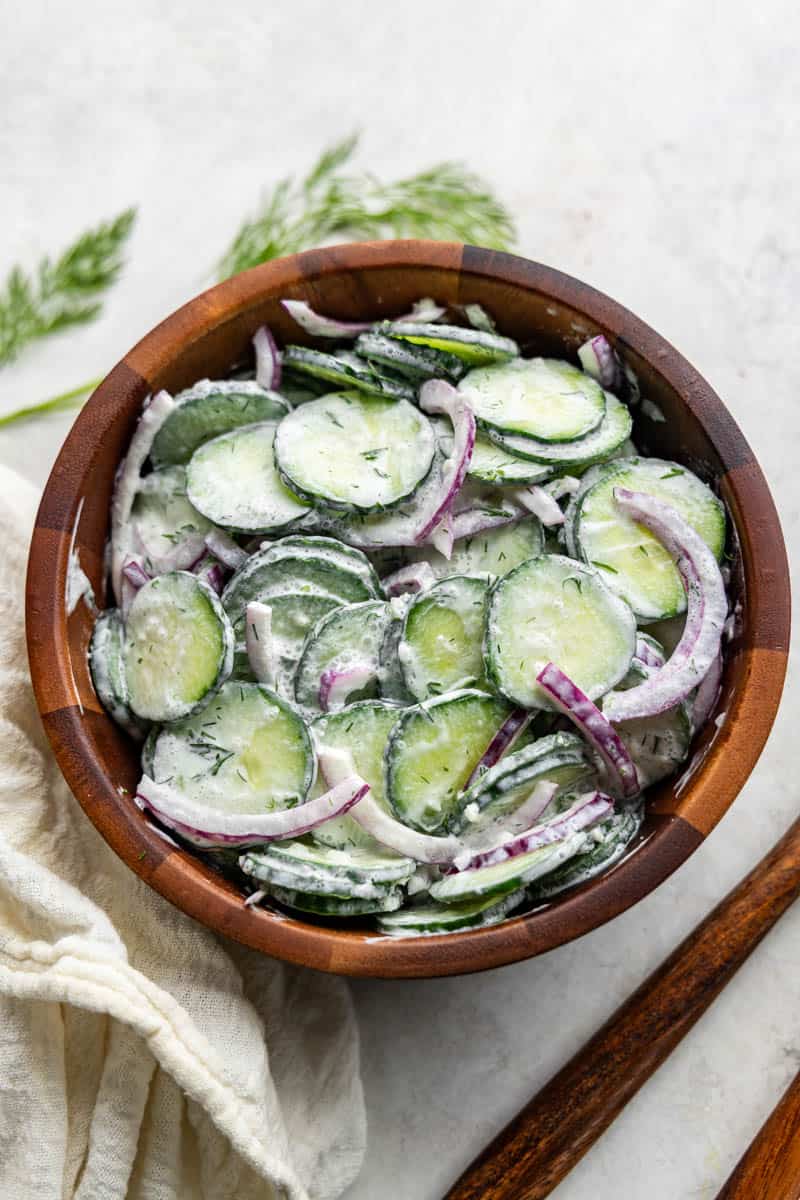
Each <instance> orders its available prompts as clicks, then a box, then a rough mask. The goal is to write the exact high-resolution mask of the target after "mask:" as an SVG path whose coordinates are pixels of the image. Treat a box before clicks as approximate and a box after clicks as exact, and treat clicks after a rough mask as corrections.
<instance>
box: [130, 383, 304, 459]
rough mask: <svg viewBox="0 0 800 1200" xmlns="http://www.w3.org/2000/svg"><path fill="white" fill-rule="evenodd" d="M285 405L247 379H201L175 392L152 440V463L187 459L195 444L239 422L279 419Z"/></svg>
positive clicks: (275, 393) (232, 427) (250, 422)
mask: <svg viewBox="0 0 800 1200" xmlns="http://www.w3.org/2000/svg"><path fill="white" fill-rule="evenodd" d="M288 411H289V405H288V404H287V402H286V401H285V400H284V398H283V396H279V395H278V393H277V392H268V391H267V390H266V389H265V388H263V387H261V385H260V384H258V383H256V382H255V381H254V380H251V379H213V380H212V379H203V380H201V381H200V383H196V384H195V385H194V386H193V387H190V388H187V389H186V391H183V392H178V394H177V396H175V408H174V409H173V410H172V412H171V413H170V414H169V416H168V417H167V419H166V420H165V421H164V424H163V425H162V426H161V428H160V429H159V431H158V433H157V434H156V436H155V439H154V441H153V448H152V450H151V451H150V458H151V461H152V463H153V466H155V467H163V466H171V465H172V464H174V463H187V462H188V461H189V459H190V458H191V457H192V455H193V454H194V452H195V450H196V449H197V448H198V446H201V445H202V444H203V442H208V441H210V440H211V439H212V438H215V437H218V436H219V434H221V433H227V432H228V431H229V430H231V429H236V428H237V427H238V426H240V425H253V424H254V423H255V422H257V421H258V422H261V421H279V420H280V419H281V417H283V416H285V415H286V413H287V412H288Z"/></svg>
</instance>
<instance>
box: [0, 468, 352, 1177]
mask: <svg viewBox="0 0 800 1200" xmlns="http://www.w3.org/2000/svg"><path fill="white" fill-rule="evenodd" d="M0 498H1V499H0V544H1V545H2V557H0V1196H1V1197H3V1198H4V1200H12V1198H13V1200H34V1198H35V1200H72V1198H73V1197H74V1198H75V1200H121V1198H123V1197H127V1198H129V1200H229V1198H230V1200H234V1198H235V1200H273V1198H277V1197H287V1198H291V1200H307V1198H308V1197H311V1198H313V1200H332V1198H333V1197H336V1196H338V1195H340V1194H341V1192H342V1191H343V1190H344V1189H345V1188H346V1187H347V1185H348V1184H349V1183H350V1182H351V1181H352V1179H353V1178H354V1177H355V1175H356V1174H357V1172H358V1170H359V1168H360V1166H361V1162H362V1158H363V1153H364V1141H365V1127H366V1123H365V1116H364V1102H363V1095H362V1091H361V1083H360V1079H359V1074H358V1036H357V1031H356V1026H355V1021H354V1016H353V1009H352V1005H351V1001H350V996H349V993H348V990H347V987H346V985H345V984H344V983H343V982H342V981H340V980H338V979H334V978H330V977H327V976H325V975H321V974H317V973H315V972H311V971H303V970H299V969H295V968H292V967H286V966H283V965H282V964H280V963H277V962H273V961H272V960H270V959H267V958H264V957H262V956H260V955H257V954H255V953H253V952H251V951H248V950H246V949H244V948H242V947H239V946H236V945H234V944H233V943H230V942H224V943H223V942H221V941H220V940H218V939H217V938H216V937H215V936H214V935H213V934H211V933H209V932H208V931H207V930H205V929H203V928H202V927H201V926H200V925H197V924H195V923H194V921H192V920H190V919H189V918H188V917H185V916H184V915H183V914H182V913H180V912H178V911H177V909H175V908H173V907H172V906H171V905H170V904H168V903H167V902H166V901H165V900H162V898H161V897H160V896H158V895H157V894H156V893H155V892H153V891H151V890H150V889H149V888H148V887H147V886H146V885H145V884H143V883H142V882H141V881H140V880H139V879H138V878H136V876H134V875H133V874H132V873H131V872H130V871H129V870H128V868H127V867H126V866H124V864H123V863H122V862H121V861H120V860H119V859H117V857H116V856H115V855H114V854H113V852H112V851H111V850H110V849H109V848H108V846H106V844H105V842H104V841H103V840H102V838H101V837H100V835H99V834H98V833H97V832H96V831H95V829H94V827H93V826H92V825H91V824H90V822H89V821H88V819H87V818H86V817H85V816H84V815H83V813H82V811H81V810H80V808H79V806H78V804H77V802H76V801H75V800H74V798H73V797H72V795H71V794H70V793H69V791H68V790H67V787H66V785H65V784H64V782H63V780H62V778H61V776H60V774H59V771H58V768H57V767H56V765H55V761H54V759H53V757H52V755H51V753H50V750H49V747H48V744H47V741H46V738H45V736H44V733H43V731H42V729H41V725H40V723H39V718H38V714H37V712H36V707H35V704H34V699H33V694H32V691H31V686H30V679H29V676H28V668H27V655H26V651H25V635H24V605H23V589H24V576H25V564H26V556H27V546H28V537H29V533H30V529H31V527H32V523H33V515H34V511H35V507H36V501H37V496H36V494H35V492H34V491H33V489H32V488H31V487H30V486H29V485H28V484H27V483H25V482H24V481H23V480H21V479H19V478H18V477H17V476H15V475H13V474H12V473H11V472H10V471H8V470H6V469H4V468H0Z"/></svg>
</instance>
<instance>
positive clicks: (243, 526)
mask: <svg viewBox="0 0 800 1200" xmlns="http://www.w3.org/2000/svg"><path fill="white" fill-rule="evenodd" d="M274 440H275V425H274V424H272V423H271V422H264V423H263V424H261V425H242V426H241V427H240V428H239V429H234V430H232V432H231V433H223V434H222V435H221V436H220V437H217V438H214V440H213V441H211V442H206V443H205V444H204V445H202V446H201V447H200V448H199V449H198V450H196V451H195V453H194V454H193V455H192V458H191V460H190V462H189V466H188V467H187V469H186V491H187V494H188V496H189V499H190V501H191V502H192V504H193V505H194V506H195V508H196V509H198V511H199V512H201V513H203V514H204V515H205V516H206V517H208V519H209V520H210V521H213V522H214V524H215V525H222V526H223V527H224V528H225V529H232V530H233V531H234V532H235V533H268V532H269V531H270V530H272V529H284V528H285V527H286V526H287V525H291V524H292V522H294V521H297V520H299V518H300V517H302V516H304V515H305V514H306V513H307V512H308V508H307V506H306V505H304V504H302V503H301V502H300V501H299V500H298V499H297V497H296V496H293V495H292V493H291V492H290V491H289V490H288V488H286V487H285V486H284V484H283V482H282V481H281V479H280V476H279V475H278V472H277V471H276V469H275V462H274V455H273V442H274Z"/></svg>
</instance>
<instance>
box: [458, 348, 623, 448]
mask: <svg viewBox="0 0 800 1200" xmlns="http://www.w3.org/2000/svg"><path fill="white" fill-rule="evenodd" d="M458 390H459V392H461V394H462V395H463V396H464V399H465V400H466V401H467V402H468V403H469V404H470V405H471V407H472V411H473V412H474V413H475V418H476V420H477V422H478V424H479V425H480V426H482V427H483V428H484V429H493V430H496V431H497V432H498V433H501V434H504V435H506V436H508V435H511V434H516V435H521V436H522V437H523V438H536V439H537V440H538V441H541V442H574V441H575V439H576V438H582V437H585V436H586V434H587V433H591V431H592V430H593V429H596V428H597V426H598V425H599V424H600V422H601V421H602V419H603V417H604V416H605V411H606V398H605V393H604V392H603V389H602V388H601V387H600V385H599V384H598V383H596V382H595V381H594V379H592V378H591V376H589V375H584V373H583V371H580V370H578V368H577V367H573V366H572V364H571V363H567V362H561V361H560V360H559V359H555V358H515V359H512V360H511V362H508V363H503V364H502V365H500V366H495V367H483V368H480V369H479V370H477V371H470V373H469V375H467V376H465V378H464V379H462V380H461V383H460V384H459V385H458Z"/></svg>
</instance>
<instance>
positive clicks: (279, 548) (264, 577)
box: [222, 539, 375, 621]
mask: <svg viewBox="0 0 800 1200" xmlns="http://www.w3.org/2000/svg"><path fill="white" fill-rule="evenodd" d="M288 542H289V539H284V541H283V542H275V543H273V544H272V545H268V546H266V547H265V548H264V549H262V550H259V551H258V552H257V553H256V554H253V555H251V557H250V558H248V560H247V562H245V563H242V565H241V567H240V568H239V570H238V571H237V572H236V573H235V574H234V575H233V576H232V577H231V579H230V581H229V582H228V585H227V587H226V588H225V591H224V592H223V593H222V603H223V606H224V608H225V610H226V611H227V612H228V614H229V615H230V617H231V619H232V620H234V621H238V620H239V619H240V618H241V616H242V614H243V613H244V611H245V609H246V608H247V605H248V604H249V603H250V602H251V601H252V600H259V601H261V602H262V603H263V604H268V603H270V597H271V596H275V595H282V594H285V593H292V594H295V595H303V594H305V595H309V596H327V597H334V598H336V599H338V600H339V602H340V603H341V604H356V603H358V602H359V601H361V600H371V599H373V597H374V595H375V591H374V584H373V580H372V578H371V575H370V574H369V572H367V571H365V570H364V569H363V567H362V566H361V564H360V563H355V562H354V563H353V564H352V565H351V564H350V563H349V562H348V561H347V560H346V559H345V557H344V555H342V556H341V557H339V558H336V557H333V556H332V555H331V554H330V553H328V552H327V551H323V552H322V553H320V551H319V550H318V549H316V548H310V547H304V546H296V545H290V544H288Z"/></svg>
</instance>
